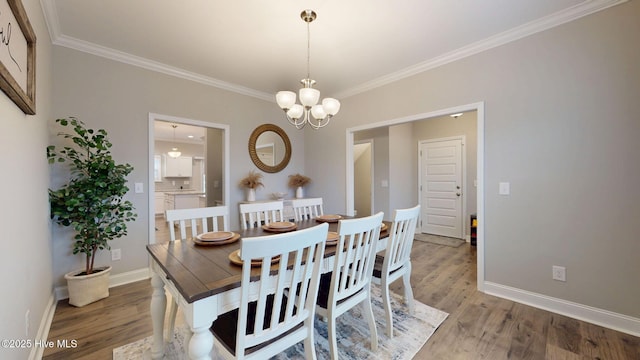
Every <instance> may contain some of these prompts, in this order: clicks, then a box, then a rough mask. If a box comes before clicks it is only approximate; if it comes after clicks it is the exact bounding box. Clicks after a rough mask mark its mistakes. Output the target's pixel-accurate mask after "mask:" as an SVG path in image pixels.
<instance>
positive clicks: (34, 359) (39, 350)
mask: <svg viewBox="0 0 640 360" xmlns="http://www.w3.org/2000/svg"><path fill="white" fill-rule="evenodd" d="M57 304H58V301H56V296H55V292H52V293H51V296H49V301H47V307H46V308H45V310H44V314H42V319H41V320H40V326H38V333H37V334H36V337H35V338H34V341H35V340H41V341H46V340H47V338H48V337H49V328H51V322H52V321H53V315H54V314H55V313H56V306H57ZM44 349H45V347H44V346H34V347H32V348H31V352H30V353H29V360H38V359H42V355H43V353H44Z"/></svg>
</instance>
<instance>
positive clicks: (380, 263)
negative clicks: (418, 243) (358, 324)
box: [372, 205, 420, 338]
mask: <svg viewBox="0 0 640 360" xmlns="http://www.w3.org/2000/svg"><path fill="white" fill-rule="evenodd" d="M419 217H420V205H417V206H415V207H412V208H409V209H397V210H395V211H394V212H393V223H392V225H391V229H390V230H389V239H388V243H387V248H386V250H385V252H384V256H381V255H377V256H376V261H375V264H374V267H373V279H372V281H373V283H374V284H378V285H380V287H381V288H382V300H383V303H384V311H385V318H386V325H387V336H388V337H389V338H392V337H393V314H392V312H391V302H390V299H389V291H390V290H389V286H390V285H391V283H392V282H394V281H396V280H398V279H400V278H402V286H403V288H404V299H405V302H406V303H407V306H408V307H409V313H410V314H413V312H414V306H413V290H411V247H412V246H413V237H414V235H415V232H416V225H417V222H418V218H419Z"/></svg>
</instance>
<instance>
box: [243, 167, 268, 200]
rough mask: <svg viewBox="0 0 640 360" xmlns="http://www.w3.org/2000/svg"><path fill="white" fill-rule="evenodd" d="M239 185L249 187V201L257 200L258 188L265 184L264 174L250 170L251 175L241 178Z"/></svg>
mask: <svg viewBox="0 0 640 360" xmlns="http://www.w3.org/2000/svg"><path fill="white" fill-rule="evenodd" d="M239 185H240V187H243V188H245V189H247V201H256V189H257V188H259V187H261V186H264V184H263V183H262V174H260V173H258V172H255V171H253V170H251V171H249V175H247V176H246V177H244V178H242V179H241V180H240V183H239Z"/></svg>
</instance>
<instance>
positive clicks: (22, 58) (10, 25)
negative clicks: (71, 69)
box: [0, 0, 36, 115]
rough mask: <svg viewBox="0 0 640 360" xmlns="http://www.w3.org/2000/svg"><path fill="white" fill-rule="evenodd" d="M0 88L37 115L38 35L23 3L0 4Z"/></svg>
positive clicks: (17, 0) (5, 1)
mask: <svg viewBox="0 0 640 360" xmlns="http://www.w3.org/2000/svg"><path fill="white" fill-rule="evenodd" d="M0 88H1V89H2V91H3V92H4V93H5V94H7V96H9V98H10V99H11V100H13V102H14V103H15V104H16V105H18V107H19V108H20V109H22V111H23V112H24V113H25V114H29V115H33V114H35V113H36V35H35V33H34V32H33V28H32V27H31V23H30V22H29V18H28V17H27V13H26V11H25V10H24V7H23V6H22V2H21V1H20V0H0Z"/></svg>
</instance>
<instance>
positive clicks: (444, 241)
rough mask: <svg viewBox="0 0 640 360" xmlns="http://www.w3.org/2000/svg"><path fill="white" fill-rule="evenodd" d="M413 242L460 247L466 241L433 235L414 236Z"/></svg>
mask: <svg viewBox="0 0 640 360" xmlns="http://www.w3.org/2000/svg"><path fill="white" fill-rule="evenodd" d="M413 238H414V239H415V240H418V241H423V242H428V243H432V244H438V245H445V246H451V247H460V246H461V245H462V244H464V243H466V241H464V240H462V239H456V238H452V237H446V236H440V235H433V234H415V235H414V237H413Z"/></svg>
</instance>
